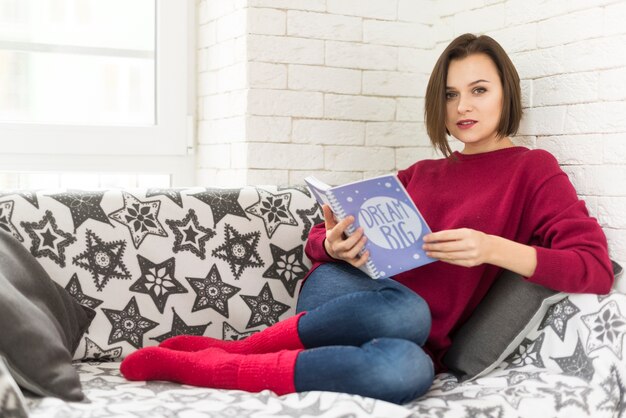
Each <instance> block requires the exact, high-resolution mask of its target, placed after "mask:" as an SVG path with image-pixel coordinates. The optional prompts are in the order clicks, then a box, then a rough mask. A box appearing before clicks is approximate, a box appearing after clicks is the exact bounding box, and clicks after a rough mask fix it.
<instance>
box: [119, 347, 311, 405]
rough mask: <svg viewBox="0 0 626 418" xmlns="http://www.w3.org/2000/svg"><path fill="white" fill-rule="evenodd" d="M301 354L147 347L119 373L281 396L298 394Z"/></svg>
mask: <svg viewBox="0 0 626 418" xmlns="http://www.w3.org/2000/svg"><path fill="white" fill-rule="evenodd" d="M301 351H302V350H282V351H278V352H275V353H265V354H233V353H228V352H226V351H224V350H221V349H219V348H209V349H206V350H202V351H195V352H187V351H176V350H169V349H167V348H161V347H146V348H142V349H140V350H137V351H135V352H134V353H132V354H130V355H129V356H128V357H126V358H125V359H124V360H123V361H122V364H121V365H120V371H121V372H122V374H123V375H124V377H125V378H126V379H128V380H168V381H173V382H178V383H184V384H187V385H193V386H202V387H209V388H216V389H241V390H246V391H248V392H260V391H262V390H264V389H269V390H272V391H274V392H275V393H276V394H278V395H284V394H287V393H293V392H295V383H294V370H295V366H296V358H297V356H298V353H300V352H301Z"/></svg>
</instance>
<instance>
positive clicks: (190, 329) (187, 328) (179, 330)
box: [150, 308, 212, 342]
mask: <svg viewBox="0 0 626 418" xmlns="http://www.w3.org/2000/svg"><path fill="white" fill-rule="evenodd" d="M172 312H173V313H174V318H173V319H172V329H171V330H170V331H169V332H167V333H165V334H163V335H159V336H158V337H153V338H150V339H151V340H155V341H158V342H163V341H165V340H167V339H168V338H171V337H176V336H177V335H203V334H204V332H205V331H206V329H207V328H208V327H209V325H211V324H212V322H210V321H209V323H208V324H206V325H187V324H186V323H185V321H183V320H182V318H181V317H180V316H179V315H178V314H177V313H176V310H175V309H174V308H172Z"/></svg>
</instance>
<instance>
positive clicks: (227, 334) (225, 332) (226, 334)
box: [222, 321, 259, 341]
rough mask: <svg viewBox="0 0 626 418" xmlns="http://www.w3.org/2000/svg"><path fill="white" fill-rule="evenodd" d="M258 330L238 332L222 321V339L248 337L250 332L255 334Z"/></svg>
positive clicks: (232, 339) (229, 339)
mask: <svg viewBox="0 0 626 418" xmlns="http://www.w3.org/2000/svg"><path fill="white" fill-rule="evenodd" d="M257 332H259V331H258V330H254V331H245V332H239V331H238V330H237V329H235V327H233V326H232V325H230V324H229V323H228V322H226V321H224V323H223V324H222V340H224V341H239V340H243V339H244V338H248V337H249V336H251V335H252V334H256V333H257Z"/></svg>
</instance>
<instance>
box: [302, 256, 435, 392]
mask: <svg viewBox="0 0 626 418" xmlns="http://www.w3.org/2000/svg"><path fill="white" fill-rule="evenodd" d="M296 311H297V312H298V313H299V312H302V311H306V312H307V313H306V315H304V316H303V317H302V318H300V321H299V323H298V334H299V336H300V340H301V341H302V343H303V345H304V347H305V348H306V350H304V351H303V352H301V353H300V354H299V355H298V359H297V361H296V369H295V386H296V390H297V391H298V392H303V391H309V390H325V391H331V392H345V393H352V394H357V395H362V396H367V397H371V398H376V399H382V400H386V401H389V402H393V403H397V404H403V403H406V402H409V401H411V400H413V399H415V398H417V397H419V396H421V395H423V394H424V393H426V392H427V391H428V389H429V388H430V386H431V385H432V382H433V379H434V367H433V363H432V361H431V359H430V357H429V356H428V355H427V354H426V353H424V351H423V350H422V349H421V346H422V345H424V343H425V342H426V339H427V338H428V334H429V332H430V326H431V319H430V310H429V308H428V305H427V304H426V302H425V301H424V299H422V298H421V297H420V296H419V295H417V294H416V293H415V292H413V291H412V290H410V289H409V288H407V287H406V286H404V285H402V284H400V283H398V282H396V281H395V280H393V279H391V278H387V279H379V280H372V279H371V278H369V277H368V276H367V275H366V274H365V273H363V272H362V271H361V270H359V269H357V268H356V267H353V266H351V265H350V264H348V263H345V262H338V263H326V264H323V265H321V266H319V267H318V268H317V269H315V271H313V272H312V273H311V274H310V275H309V277H308V278H307V280H306V281H305V282H304V285H303V287H302V290H301V292H300V296H299V298H298V306H297V308H296Z"/></svg>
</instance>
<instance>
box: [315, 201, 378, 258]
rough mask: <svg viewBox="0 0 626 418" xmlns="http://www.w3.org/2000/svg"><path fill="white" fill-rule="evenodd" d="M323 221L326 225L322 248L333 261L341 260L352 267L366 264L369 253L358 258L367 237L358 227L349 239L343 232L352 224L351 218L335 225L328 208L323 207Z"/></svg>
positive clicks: (366, 252)
mask: <svg viewBox="0 0 626 418" xmlns="http://www.w3.org/2000/svg"><path fill="white" fill-rule="evenodd" d="M322 211H323V212H324V221H325V224H326V239H325V240H324V247H325V248H326V252H328V254H329V255H330V256H331V257H332V258H335V259H338V260H343V261H345V262H347V263H349V264H351V265H353V266H354V267H361V266H362V265H363V264H365V263H366V262H367V259H368V257H369V251H365V252H364V253H363V254H362V255H361V257H359V251H361V249H362V248H363V247H364V246H365V243H366V242H367V237H366V236H365V235H363V228H361V227H359V229H357V230H356V232H355V233H354V234H352V235H351V236H350V237H348V236H346V234H345V233H344V231H345V230H346V229H347V228H348V226H349V225H350V224H352V223H353V222H354V217H353V216H348V217H347V218H345V219H344V220H343V221H341V222H339V223H337V221H336V220H335V218H334V216H333V212H332V210H331V209H330V206H328V205H323V206H322Z"/></svg>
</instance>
